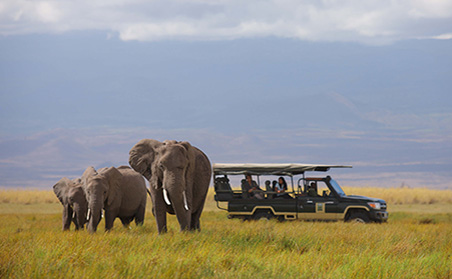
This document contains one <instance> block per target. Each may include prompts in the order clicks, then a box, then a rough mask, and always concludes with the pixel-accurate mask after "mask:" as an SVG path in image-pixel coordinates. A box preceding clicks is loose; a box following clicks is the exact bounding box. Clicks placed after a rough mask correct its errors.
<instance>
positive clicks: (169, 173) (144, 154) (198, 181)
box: [129, 139, 212, 233]
mask: <svg viewBox="0 0 452 279" xmlns="http://www.w3.org/2000/svg"><path fill="white" fill-rule="evenodd" d="M129 155H130V157H129V164H130V165H131V166H132V168H133V169H134V170H136V171H137V172H139V173H141V174H142V175H143V176H144V177H146V179H148V180H149V183H150V190H151V198H152V203H153V213H154V215H155V219H156V222H157V229H158V232H159V233H164V232H166V231H167V226H166V213H170V214H176V217H177V220H178V222H179V224H180V229H181V230H200V223H199V219H200V217H201V213H202V210H203V208H204V202H205V200H206V195H207V190H208V188H209V183H210V177H211V174H212V170H211V166H210V161H209V159H208V158H207V156H206V155H205V154H204V153H203V152H202V151H201V150H199V149H198V148H196V147H194V146H192V145H190V143H188V142H177V141H165V142H160V141H157V140H153V139H143V140H141V141H139V142H138V143H137V144H136V145H135V146H134V147H133V148H132V149H131V150H130V152H129Z"/></svg>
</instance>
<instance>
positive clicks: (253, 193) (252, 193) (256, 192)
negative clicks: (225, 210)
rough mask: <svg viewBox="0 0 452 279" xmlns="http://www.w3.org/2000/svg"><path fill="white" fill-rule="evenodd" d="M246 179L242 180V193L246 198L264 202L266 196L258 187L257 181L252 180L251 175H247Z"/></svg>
mask: <svg viewBox="0 0 452 279" xmlns="http://www.w3.org/2000/svg"><path fill="white" fill-rule="evenodd" d="M245 178H246V179H242V193H243V194H244V197H246V198H249V197H251V198H256V199H259V200H262V199H263V198H264V195H263V193H262V190H261V189H260V188H259V186H258V185H257V183H256V181H254V180H252V178H251V175H250V174H246V175H245Z"/></svg>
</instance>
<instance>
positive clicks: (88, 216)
mask: <svg viewBox="0 0 452 279" xmlns="http://www.w3.org/2000/svg"><path fill="white" fill-rule="evenodd" d="M90 217H91V211H90V210H89V208H88V212H87V213H86V221H87V222H88V221H89V218H90Z"/></svg>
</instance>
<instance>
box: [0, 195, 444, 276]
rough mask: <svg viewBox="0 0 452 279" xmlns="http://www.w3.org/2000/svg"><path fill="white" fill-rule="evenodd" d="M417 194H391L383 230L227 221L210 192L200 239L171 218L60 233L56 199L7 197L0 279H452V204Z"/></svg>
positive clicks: (0, 205)
mask: <svg viewBox="0 0 452 279" xmlns="http://www.w3.org/2000/svg"><path fill="white" fill-rule="evenodd" d="M363 189H364V188H363ZM390 190H391V189H390ZM413 190H416V189H403V191H400V189H393V191H395V192H396V193H397V195H403V197H395V196H394V197H391V198H393V199H394V200H392V201H400V202H401V204H392V203H390V202H388V204H389V211H390V220H389V222H388V223H387V224H381V225H380V224H367V225H359V224H348V223H343V222H337V223H324V222H298V221H294V222H283V223H279V222H277V221H273V220H272V221H259V222H242V221H240V220H228V219H227V218H226V215H227V214H226V213H225V212H223V211H219V210H218V209H216V206H215V203H214V201H213V197H212V196H213V193H211V192H210V193H209V197H208V200H207V202H206V207H205V211H204V212H203V216H202V231H201V232H199V233H198V232H196V233H180V232H179V231H178V224H177V221H176V219H175V217H170V218H169V220H168V221H169V233H167V234H165V235H160V236H159V235H158V234H157V232H156V228H155V222H154V220H153V218H152V214H150V213H149V211H148V212H147V216H146V220H145V225H144V226H143V227H135V226H134V225H132V227H131V228H130V229H128V228H123V227H122V226H121V225H120V222H119V221H116V222H115V227H114V229H113V231H111V232H110V233H104V232H103V229H101V230H100V231H99V232H98V233H96V234H94V235H89V234H88V233H87V232H86V231H80V232H75V231H70V232H65V233H63V232H62V231H61V212H60V211H61V209H62V207H61V205H60V204H59V203H58V200H56V198H54V197H53V196H52V195H53V193H52V192H51V191H30V192H27V191H25V192H23V191H7V190H0V197H1V198H0V278H49V277H50V278H68V277H69V278H97V277H101V278H102V277H108V278H124V277H126V278H143V277H144V278H206V277H207V278H249V277H253V278H254V277H261V278H274V277H278V278H280V277H281V278H452V238H451V237H450V236H451V235H452V210H451V208H452V201H451V200H450V199H448V198H447V196H449V197H450V195H451V194H450V193H449V191H443V192H441V195H440V196H441V197H438V199H437V200H435V202H432V203H429V202H423V201H424V199H423V198H422V197H419V196H417V195H418V193H417V192H416V191H417V190H416V191H413ZM352 191H356V192H355V193H354V194H361V195H369V196H374V197H380V198H384V199H386V198H385V197H383V196H382V195H379V194H378V193H384V189H372V188H365V190H363V191H360V190H359V189H352V188H350V189H346V193H350V192H352ZM365 191H366V192H365ZM372 191H373V192H372ZM422 191H424V192H423V193H424V194H425V195H427V196H429V195H430V192H429V191H434V190H426V189H422ZM6 192H7V193H6ZM44 192H47V193H44ZM395 192H394V194H391V193H385V195H386V194H387V195H388V196H391V195H396V194H395ZM413 192H414V193H413ZM434 192H435V191H434ZM5 193H6V194H5ZM49 193H50V194H49ZM435 193H436V192H435ZM18 195H19V196H20V197H17V196H18ZM27 196H28V198H27ZM406 196H410V197H411V198H406ZM433 196H434V195H433ZM37 197H39V198H37ZM415 197H417V198H416V200H415ZM4 200H8V202H4ZM386 200H387V201H388V199H386ZM428 200H429V198H426V199H425V201H428ZM8 208H9V209H8ZM31 208H32V209H31ZM416 208H418V209H416ZM419 208H420V209H419ZM149 209H150V207H149V208H148V210H149ZM102 225H103V224H101V226H102Z"/></svg>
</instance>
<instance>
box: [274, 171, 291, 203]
mask: <svg viewBox="0 0 452 279" xmlns="http://www.w3.org/2000/svg"><path fill="white" fill-rule="evenodd" d="M286 191H287V183H286V180H285V179H284V177H282V176H281V177H279V178H278V183H276V185H275V192H276V193H277V194H276V197H279V198H285V199H287V198H289V199H290V198H291V197H290V196H289V194H287V193H286Z"/></svg>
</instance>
